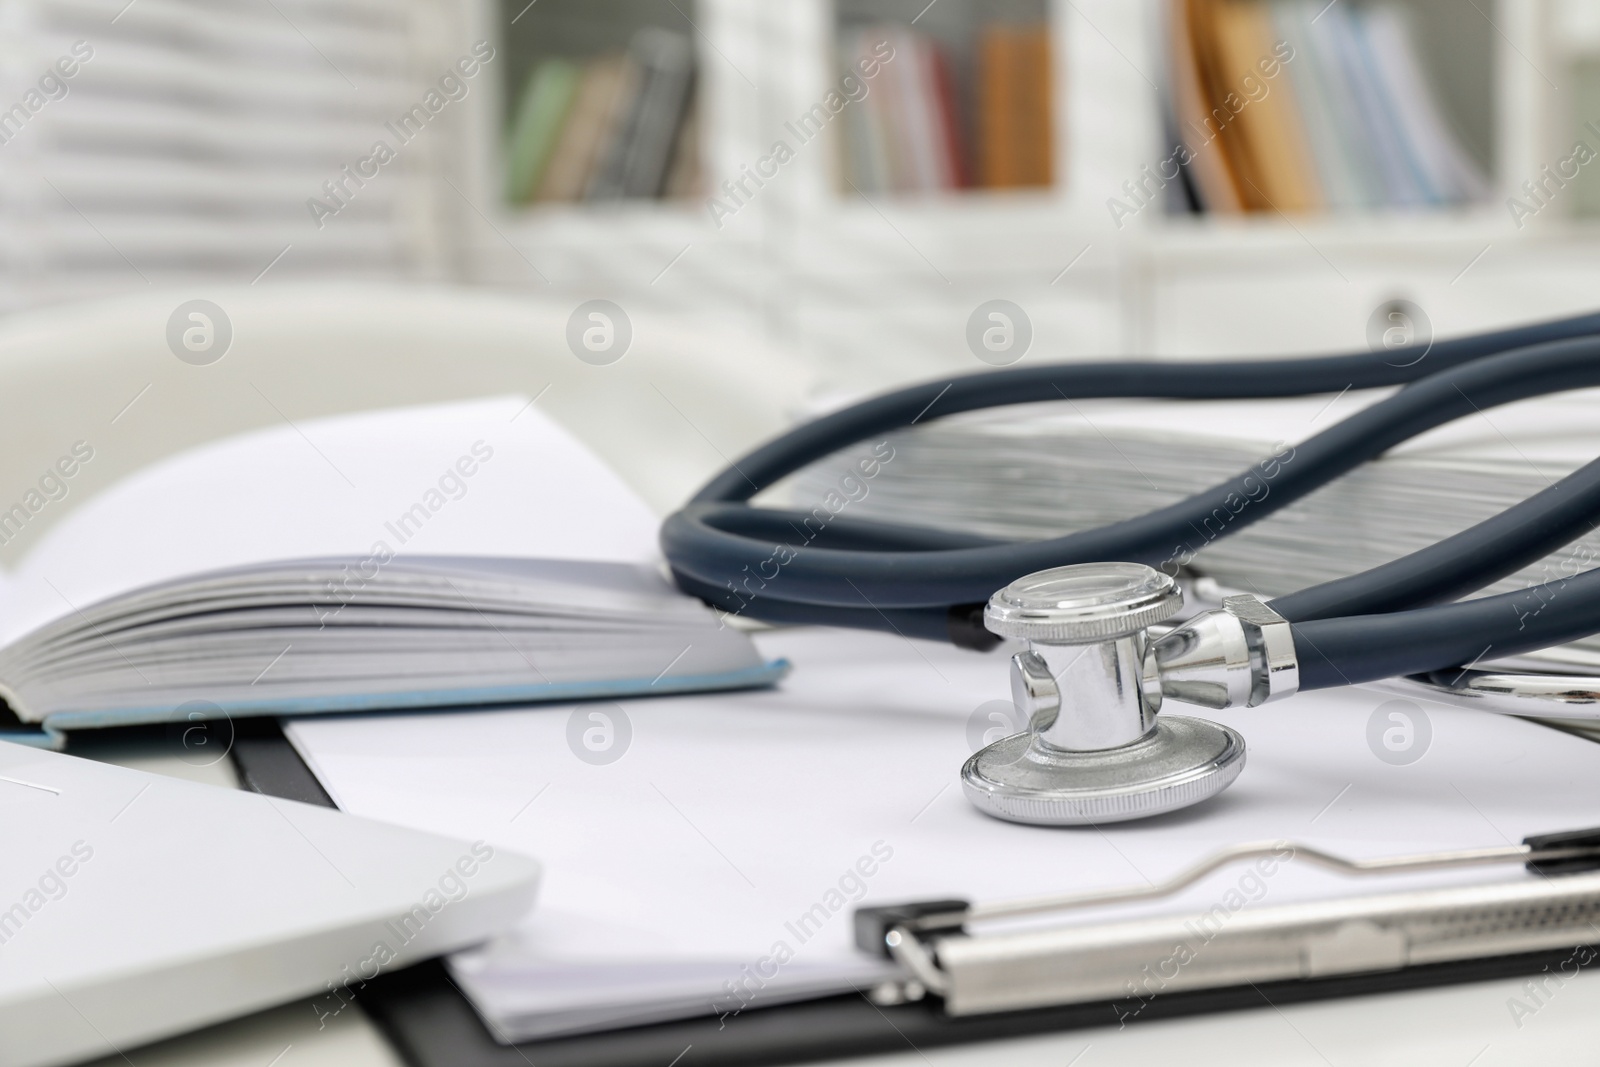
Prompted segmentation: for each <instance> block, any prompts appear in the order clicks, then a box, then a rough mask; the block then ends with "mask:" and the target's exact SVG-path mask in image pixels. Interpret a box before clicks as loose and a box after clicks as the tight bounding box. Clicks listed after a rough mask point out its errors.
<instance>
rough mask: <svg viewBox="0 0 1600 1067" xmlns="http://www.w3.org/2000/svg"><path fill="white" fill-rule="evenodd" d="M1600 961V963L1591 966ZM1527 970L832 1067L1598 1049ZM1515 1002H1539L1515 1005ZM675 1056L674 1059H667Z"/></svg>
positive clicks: (327, 1039) (1573, 1003) (273, 1052)
mask: <svg viewBox="0 0 1600 1067" xmlns="http://www.w3.org/2000/svg"><path fill="white" fill-rule="evenodd" d="M73 752H74V754H75V755H82V756H89V757H92V758H97V759H104V760H107V761H108V762H112V763H117V764H121V765H123V766H128V767H136V768H138V769H141V770H148V771H153V772H157V773H164V774H173V775H176V776H178V777H184V778H190V779H194V780H199V781H205V782H209V783H212V784H215V785H229V786H237V785H238V782H237V780H236V779H235V777H234V775H233V772H232V769H231V766H230V764H229V763H228V762H227V761H223V762H221V763H218V764H215V765H213V766H211V767H193V766H190V765H189V764H187V763H184V762H183V761H182V760H179V759H177V758H176V757H173V756H168V755H165V754H163V753H162V751H161V749H160V747H159V746H158V745H151V746H136V745H126V744H121V745H105V744H91V745H87V746H75V747H74V749H73ZM1593 969H1594V968H1593V967H1591V969H1590V970H1593ZM1529 982H1530V980H1529V979H1527V978H1520V979H1504V980H1499V981H1492V982H1475V983H1470V984H1467V985H1459V986H1450V987H1444V988H1436V989H1424V990H1411V991H1407V992H1402V993H1389V994H1383V995H1378V996H1364V997H1346V998H1341V999H1337V1000H1325V1001H1319V1002H1314V1003H1309V1004H1296V1005H1286V1006H1283V1007H1281V1008H1280V1007H1276V1006H1272V1005H1268V1004H1266V1003H1265V1002H1263V1005H1262V1007H1261V1008H1259V1009H1251V1010H1245V1011H1235V1012H1226V1013H1221V1014H1213V1015H1202V1016H1194V1017H1190V1018H1185V1019H1171V1020H1164V1021H1154V1022H1143V1023H1136V1024H1133V1025H1130V1026H1128V1027H1126V1028H1124V1029H1121V1030H1119V1029H1117V1028H1116V1027H1103V1028H1096V1029H1090V1030H1076V1031H1072V1032H1069V1033H1065V1034H1053V1035H1048V1036H1043V1037H1028V1038H1019V1039H1016V1040H1010V1041H995V1042H986V1043H982V1044H974V1045H960V1046H954V1047H945V1048H928V1049H918V1048H914V1047H912V1046H911V1045H909V1044H908V1045H907V1046H906V1049H905V1051H904V1052H899V1053H891V1054H888V1055H883V1056H871V1057H863V1058H860V1059H850V1060H832V1061H828V1062H829V1063H830V1064H831V1065H832V1067H978V1065H984V1067H988V1065H991V1064H997V1063H1004V1064H1007V1065H1015V1067H1123V1065H1126V1067H1134V1065H1138V1067H1147V1065H1148V1064H1151V1063H1165V1064H1182V1065H1183V1067H1209V1065H1217V1067H1222V1065H1227V1067H1253V1065H1257V1064H1260V1065H1263V1067H1265V1065H1274V1067H1299V1065H1302V1064H1304V1065H1307V1067H1343V1065H1345V1064H1350V1065H1361V1067H1382V1065H1388V1064H1394V1065H1405V1067H1431V1065H1434V1064H1438V1065H1440V1067H1469V1065H1470V1067H1497V1065H1502V1064H1507V1065H1509V1064H1526V1063H1553V1062H1574V1063H1589V1062H1597V1061H1600V1051H1596V1050H1597V1048H1600V1040H1597V1039H1600V976H1597V975H1595V974H1593V973H1589V971H1584V972H1581V973H1579V974H1578V975H1577V976H1576V977H1575V978H1569V979H1565V980H1563V981H1560V982H1557V981H1556V980H1553V979H1552V980H1547V981H1546V983H1545V988H1546V990H1547V991H1546V992H1544V993H1541V994H1539V999H1537V1000H1536V999H1535V997H1534V996H1532V995H1530V993H1529V991H1528V988H1527V987H1528V985H1529ZM1516 1002H1521V1003H1522V1004H1524V1005H1527V1006H1528V1007H1531V1008H1533V1009H1534V1011H1533V1012H1532V1014H1527V1013H1522V1014H1521V1015H1520V1019H1519V1017H1518V1016H1516V1015H1514V1014H1513V1012H1512V1007H1513V1006H1514V1004H1515V1003H1516ZM402 1063H403V1061H402V1060H401V1059H400V1057H399V1055H398V1054H397V1053H396V1052H395V1050H394V1049H393V1048H391V1047H390V1045H389V1044H388V1042H387V1041H386V1040H385V1039H384V1037H383V1035H382V1034H381V1032H380V1031H379V1030H378V1028H377V1027H376V1026H375V1025H374V1024H373V1023H372V1022H371V1020H369V1019H368V1018H367V1017H366V1016H365V1015H364V1014H362V1013H360V1012H341V1013H340V1014H339V1015H337V1016H334V1017H331V1018H330V1019H329V1020H328V1024H327V1025H326V1026H325V1027H322V1026H321V1025H320V1023H319V1021H318V1018H317V1015H316V1013H314V1012H313V1011H312V1009H311V1007H310V1005H309V1003H308V1002H307V1003H292V1004H287V1005H284V1006H282V1007H279V1008H274V1009H272V1010H271V1011H265V1012H260V1013H258V1014H256V1015H252V1016H249V1017H247V1018H244V1019H239V1020H235V1021H233V1022H229V1023H224V1024H221V1025H218V1026H213V1027H210V1028H208V1029H206V1030H203V1031H200V1032H198V1033H194V1034H188V1035H185V1036H183V1037H178V1038H173V1039H171V1040H168V1041H164V1042H160V1043H158V1044H154V1045H149V1046H145V1047H143V1048H139V1049H124V1050H122V1053H121V1054H118V1053H112V1054H111V1055H108V1056H107V1057H106V1058H105V1059H103V1060H98V1061H96V1062H95V1067H113V1065H116V1067H128V1065H130V1064H131V1065H133V1067H202V1065H204V1067H401V1064H402ZM661 1067H665V1065H661Z"/></svg>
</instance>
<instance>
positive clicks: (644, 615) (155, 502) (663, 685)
mask: <svg viewBox="0 0 1600 1067" xmlns="http://www.w3.org/2000/svg"><path fill="white" fill-rule="evenodd" d="M90 462H92V457H91V460H90ZM655 527H656V520H655V517H654V516H653V515H652V514H651V513H650V511H649V509H648V508H646V507H645V506H644V504H643V503H642V502H641V501H640V500H639V499H638V498H637V497H636V496H634V494H633V493H632V492H631V491H630V490H629V489H628V488H627V487H626V486H625V485H624V484H623V483H622V482H621V481H620V480H619V479H618V478H617V477H616V476H615V474H613V473H612V472H611V471H609V470H608V469H606V468H605V467H604V466H603V465H602V464H601V463H600V462H599V461H598V460H597V459H596V458H595V457H593V456H592V455H591V454H590V453H588V451H587V450H586V449H584V448H583V446H582V445H581V444H579V443H578V442H577V441H575V440H574V439H573V438H571V437H570V436H569V435H567V434H566V433H565V432H564V431H562V430H561V429H560V428H559V427H558V426H556V425H555V424H554V423H552V422H550V421H549V420H547V419H545V418H544V417H543V416H542V415H541V414H540V413H538V412H537V411H536V410H535V409H533V408H531V407H529V405H528V403H527V401H526V400H524V399H522V398H519V397H511V398H504V399H496V400H487V401H474V402H468V403H462V404H451V405H444V406H439V407H425V408H412V409H405V410H399V411H387V412H376V413H366V414H359V415H351V416H342V417H338V418H333V419H326V420H321V421H318V422H312V423H305V424H302V425H301V426H299V427H298V428H295V427H289V426H285V427H282V428H281V429H271V430H266V431H259V432H255V433H251V434H247V435H244V436H242V437H239V438H234V439H231V440H229V441H225V442H220V443H216V444H213V445H209V446H206V447H204V448H201V449H198V450H196V451H193V452H190V453H186V454H184V455H180V456H178V457H175V458H173V459H170V460H168V461H166V462H164V463H161V464H158V465H157V466H155V467H152V468H150V469H148V470H146V471H143V472H140V473H139V474H137V475H135V476H133V477H131V478H129V479H127V480H126V481H125V482H123V483H120V484H119V485H117V486H115V487H113V488H112V489H110V490H108V491H106V492H104V493H102V494H100V495H99V496H97V497H95V498H93V499H91V500H89V501H86V502H85V503H84V504H83V505H82V506H80V507H79V508H78V509H77V510H76V511H74V512H72V513H70V514H69V515H67V516H66V517H65V518H64V519H63V520H62V521H61V522H60V523H59V524H58V525H57V526H56V527H55V528H54V529H52V530H50V531H49V532H48V533H46V534H45V535H44V537H43V539H42V540H41V541H40V542H39V543H38V544H37V545H36V546H35V548H34V549H33V551H32V552H30V553H29V555H28V556H27V557H26V558H25V559H24V560H23V562H22V564H21V565H20V566H19V567H17V568H16V569H15V570H14V571H13V572H12V573H10V574H7V575H5V577H4V579H3V581H0V605H3V610H4V614H5V628H4V632H3V634H0V636H3V637H4V638H5V640H6V642H7V643H6V644H5V646H4V647H3V648H0V696H3V697H4V698H5V701H6V704H7V705H8V710H9V713H10V716H9V717H10V718H11V719H12V720H13V721H12V722H11V723H9V724H8V725H9V727H10V732H0V736H5V737H7V739H12V740H15V739H19V738H24V739H27V738H31V739H32V740H33V741H35V742H36V743H45V744H54V743H58V742H59V740H60V731H63V730H71V729H78V728H84V727H99V726H121V725H129V724H135V723H150V722H166V721H176V720H184V721H190V720H200V719H210V718H217V717H222V716H229V717H233V716H240V715H258V714H293V715H300V714H307V713H314V712H330V711H364V710H372V709H379V708H387V709H403V708H419V707H447V706H462V705H483V704H497V703H513V702H526V701H540V700H567V699H580V698H593V697H615V696H622V695H639V696H642V695H651V694H657V693H668V692H683V691H686V690H697V689H719V688H735V687H742V686H751V685H765V684H771V683H772V682H774V681H776V680H777V678H779V677H781V676H782V674H783V672H784V670H785V669H786V668H785V665H784V664H781V663H774V664H767V663H764V662H763V661H762V659H761V657H760V655H759V654H758V653H757V652H756V649H755V646H754V645H753V644H751V642H750V640H749V639H748V638H747V637H746V636H745V635H744V634H743V633H741V632H739V631H737V630H733V629H729V628H727V627H726V626H723V625H722V624H721V623H719V621H718V620H717V618H716V617H715V616H714V615H713V614H712V613H711V612H710V611H709V610H708V609H706V608H705V607H704V606H703V605H701V604H699V603H698V602H696V601H694V600H691V599H689V598H686V597H684V596H682V595H681V594H679V593H677V592H676V591H674V590H673V589H672V588H671V586H670V585H669V584H668V583H667V582H666V581H665V579H664V578H663V577H662V576H661V574H660V572H659V570H658V569H657V567H656V566H655V565H654V563H653V560H654V553H655V547H654V540H655Z"/></svg>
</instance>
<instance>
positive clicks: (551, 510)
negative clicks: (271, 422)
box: [0, 396, 658, 642]
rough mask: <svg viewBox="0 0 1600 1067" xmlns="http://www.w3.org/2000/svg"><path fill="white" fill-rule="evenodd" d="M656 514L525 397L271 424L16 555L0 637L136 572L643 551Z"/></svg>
mask: <svg viewBox="0 0 1600 1067" xmlns="http://www.w3.org/2000/svg"><path fill="white" fill-rule="evenodd" d="M657 523H658V520H657V518H656V516H655V515H654V514H652V513H651V511H650V509H649V508H648V507H647V506H646V505H645V503H644V502H643V501H642V500H640V499H639V497H638V496H637V495H636V494H635V493H634V492H633V490H631V489H630V488H628V487H627V486H626V485H625V484H624V483H623V482H622V480H621V479H620V478H618V477H617V476H616V475H615V474H614V473H612V471H611V470H610V469H609V468H608V467H606V466H605V465H604V464H603V463H602V462H601V461H600V460H599V459H598V458H596V457H595V456H594V454H593V453H591V452H590V451H589V450H588V449H587V448H586V447H585V446H584V445H583V444H582V443H581V442H579V441H578V440H577V439H576V438H574V437H573V436H572V435H571V434H569V433H568V432H567V431H566V430H564V429H563V428H562V427H560V426H559V425H557V424H556V423H555V422H554V421H553V420H551V419H549V418H547V417H545V416H544V414H543V413H541V412H540V411H539V409H538V406H537V405H536V404H532V403H530V401H529V400H528V399H527V398H526V397H520V396H509V397H497V398H491V399H482V400H471V401H464V402H458V403H450V404H440V405H427V406H420V407H410V408H400V409H393V410H386V411H375V412H361V413H356V414H351V415H340V416H335V417H332V418H326V419H316V420H308V421H304V422H300V423H296V424H293V425H290V424H287V423H285V424H283V425H280V426H277V427H272V428H268V429H264V430H257V431H253V432H251V433H247V434H242V435H240V436H238V437H234V438H229V439H226V440H223V441H218V442H213V443H211V444H208V445H205V446H202V447H200V448H197V449H193V450H191V451H188V452H184V453H181V454H179V455H177V456H173V457H171V458H169V459H166V460H164V461H162V462H160V463H157V464H155V465H153V466H151V467H148V468H146V469H145V470H142V471H140V472H138V473H136V474H134V475H132V476H130V477H128V478H126V479H124V480H123V481H121V482H119V483H118V484H116V485H114V486H112V487H111V488H110V489H107V490H106V491H104V492H103V493H101V494H100V495H98V496H97V497H95V498H94V499H93V500H90V501H87V502H86V503H84V505H83V506H82V507H80V508H78V509H77V510H76V511H74V512H73V513H72V514H71V515H69V516H68V517H67V518H65V519H63V520H62V522H61V524H60V525H59V526H57V527H56V528H55V529H53V530H52V531H51V532H50V533H49V535H48V536H47V537H46V538H45V539H44V541H43V542H41V543H40V544H39V545H38V546H36V547H35V548H34V550H33V551H32V552H30V553H29V554H28V555H27V556H26V557H24V559H23V560H22V562H21V563H20V564H19V565H18V567H17V568H16V570H15V571H14V573H13V574H12V576H11V578H10V581H9V588H7V589H6V590H5V594H6V604H7V608H6V611H5V613H4V619H3V620H0V639H3V640H4V641H6V642H9V641H12V640H15V639H16V638H17V637H18V636H20V635H21V634H23V633H26V632H27V631H28V630H30V629H33V628H34V627H36V626H39V625H42V624H43V623H45V622H49V621H51V620H53V619H55V618H59V617H61V616H62V615H65V614H67V613H69V612H73V611H78V610H82V609H83V608H85V607H87V606H88V605H89V604H92V603H93V602H95V601H97V600H100V599H103V598H105V597H107V596H111V595H112V594H115V593H119V592H124V591H126V590H129V589H133V588H136V587H138V586H141V585H145V584H148V583H150V582H155V581H161V580H165V579H170V578H177V577H181V576H183V575H187V574H193V573H196V572H198V571H203V570H210V569H213V568H218V567H228V566H235V565H240V564H247V563H258V562H262V561H265V560H272V559H287V558H293V557H302V556H336V555H353V556H357V557H360V558H366V557H368V556H371V555H372V554H374V553H375V552H376V551H378V549H379V546H382V547H383V548H384V549H386V550H387V551H389V552H391V553H393V554H395V555H397V556H400V557H405V556H412V555H447V554H462V555H477V556H533V557H545V558H551V559H585V560H615V561H620V562H654V561H655V559H656V558H657V549H656V527H657Z"/></svg>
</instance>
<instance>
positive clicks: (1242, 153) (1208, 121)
mask: <svg viewBox="0 0 1600 1067" xmlns="http://www.w3.org/2000/svg"><path fill="white" fill-rule="evenodd" d="M1187 7H1188V16H1189V38H1190V41H1191V42H1192V48H1193V52H1194V63H1195V70H1196V73H1197V74H1198V75H1199V83H1200V91H1201V96H1200V109H1201V113H1202V114H1201V121H1202V123H1203V125H1204V128H1205V130H1206V132H1207V134H1208V135H1209V136H1211V137H1212V138H1213V140H1212V141H1211V144H1210V146H1209V147H1210V148H1211V149H1212V150H1214V151H1216V152H1218V153H1220V154H1221V155H1222V157H1223V158H1224V159H1226V160H1227V164H1228V170H1229V172H1230V173H1231V174H1232V175H1233V178H1234V183H1235V188H1236V189H1237V190H1238V192H1239V202H1240V204H1241V206H1242V207H1243V208H1244V210H1246V211H1270V210H1272V208H1271V205H1270V204H1269V203H1268V202H1267V195H1266V194H1265V192H1264V179H1263V177H1262V175H1261V172H1260V171H1259V170H1258V169H1257V168H1256V160H1255V157H1254V156H1253V155H1252V154H1251V152H1250V146H1249V143H1248V141H1247V140H1246V139H1245V137H1244V136H1243V134H1242V132H1241V128H1240V125H1239V122H1238V117H1239V115H1240V114H1241V113H1242V112H1243V110H1244V104H1243V102H1244V100H1245V99H1246V97H1245V96H1244V86H1243V85H1242V84H1241V78H1242V75H1243V74H1244V73H1245V72H1244V71H1236V70H1234V69H1233V64H1232V63H1231V62H1230V60H1229V52H1228V49H1227V48H1225V47H1224V45H1223V42H1222V36H1223V34H1224V32H1225V27H1224V25H1223V23H1224V21H1225V19H1224V17H1223V14H1222V10H1221V8H1222V4H1221V2H1220V0H1187Z"/></svg>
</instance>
